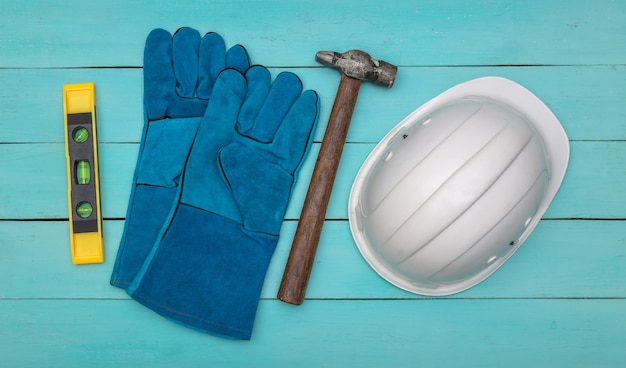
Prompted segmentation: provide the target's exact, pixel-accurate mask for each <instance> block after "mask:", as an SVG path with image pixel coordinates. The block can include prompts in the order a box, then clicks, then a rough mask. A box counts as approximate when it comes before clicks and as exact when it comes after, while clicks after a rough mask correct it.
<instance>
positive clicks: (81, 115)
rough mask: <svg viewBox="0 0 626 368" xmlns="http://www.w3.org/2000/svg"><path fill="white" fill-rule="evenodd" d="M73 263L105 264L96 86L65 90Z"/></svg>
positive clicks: (75, 87) (71, 86)
mask: <svg viewBox="0 0 626 368" xmlns="http://www.w3.org/2000/svg"><path fill="white" fill-rule="evenodd" d="M63 108H64V113H65V156H66V158H67V183H68V184H67V191H68V193H67V194H68V204H69V214H70V216H69V219H70V247H71V249H72V262H73V263H75V264H82V263H100V262H102V261H103V260H104V254H103V253H104V249H103V240H102V216H101V211H100V183H99V177H98V144H97V142H98V141H97V139H96V99H95V91H94V84H93V83H84V84H66V85H64V86H63Z"/></svg>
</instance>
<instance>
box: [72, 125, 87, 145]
mask: <svg viewBox="0 0 626 368" xmlns="http://www.w3.org/2000/svg"><path fill="white" fill-rule="evenodd" d="M72 138H73V139H74V142H76V143H84V142H87V138H89V131H88V130H87V128H85V127H78V128H76V129H74V131H73V132H72Z"/></svg>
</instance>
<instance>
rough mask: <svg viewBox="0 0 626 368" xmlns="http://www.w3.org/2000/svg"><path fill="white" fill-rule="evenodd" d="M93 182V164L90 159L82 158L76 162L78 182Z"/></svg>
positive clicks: (82, 183)
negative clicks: (91, 164) (90, 163)
mask: <svg viewBox="0 0 626 368" xmlns="http://www.w3.org/2000/svg"><path fill="white" fill-rule="evenodd" d="M89 182H91V166H90V165H89V161H87V160H80V161H77V162H76V183H77V184H81V185H86V184H89Z"/></svg>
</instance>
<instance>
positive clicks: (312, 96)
mask: <svg viewBox="0 0 626 368" xmlns="http://www.w3.org/2000/svg"><path fill="white" fill-rule="evenodd" d="M319 105H320V102H319V96H318V95H317V93H316V92H315V91H312V90H307V91H305V92H304V93H303V94H302V96H300V98H299V99H298V100H297V101H296V102H295V103H294V104H293V106H291V109H290V110H289V113H288V114H287V116H286V117H285V119H284V120H283V123H282V124H281V126H280V128H279V129H278V131H277V132H276V136H275V138H274V141H273V142H272V149H271V150H272V153H273V154H274V155H275V156H276V157H278V162H277V164H278V165H280V166H281V167H283V168H284V169H285V170H287V171H289V172H291V173H294V172H295V170H296V169H297V168H298V166H299V165H300V162H301V161H302V159H303V157H304V155H305V153H306V152H307V149H308V147H309V146H310V144H311V141H312V140H313V134H314V128H315V125H316V123H317V120H318V117H319Z"/></svg>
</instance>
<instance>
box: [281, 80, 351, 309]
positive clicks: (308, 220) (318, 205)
mask: <svg viewBox="0 0 626 368" xmlns="http://www.w3.org/2000/svg"><path fill="white" fill-rule="evenodd" d="M360 86H361V80H360V79H355V78H351V77H348V76H346V75H345V74H343V73H342V74H341V82H340V83H339V88H338V89H337V95H336V97H335V103H334V105H333V109H332V111H331V113H330V118H329V119H328V126H327V127H326V132H325V133H324V139H323V141H322V145H321V147H320V152H319V155H318V156H317V162H316V163H315V169H314V170H313V175H312V177H311V182H310V184H309V189H308V191H307V194H306V197H305V199H304V205H303V207H302V213H301V214H300V221H299V223H298V228H297V230H296V235H295V237H294V239H293V243H292V245H291V252H290V253H289V259H288V260H287V265H286V266H285V271H284V273H283V279H282V281H281V283H280V288H279V290H278V299H280V300H282V301H284V302H287V303H290V304H302V301H303V300H304V293H305V291H306V287H307V284H308V282H309V276H310V275H311V268H312V267H313V260H314V258H315V252H316V251H317V244H318V242H319V239H320V234H321V232H322V226H323V225H324V218H325V216H326V209H327V208H328V201H329V200H330V194H331V191H332V188H333V183H334V181H335V176H336V174H337V168H338V167H339V160H340V159H341V153H342V151H343V145H344V142H345V141H346V136H347V134H348V127H349V126H350V120H351V119H352V113H353V111H354V106H355V104H356V99H357V96H358V94H359V88H360Z"/></svg>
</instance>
